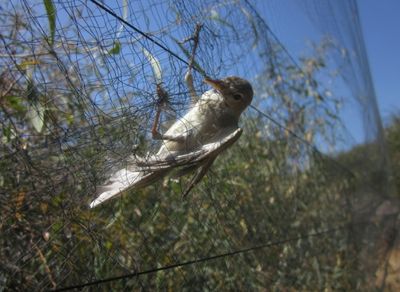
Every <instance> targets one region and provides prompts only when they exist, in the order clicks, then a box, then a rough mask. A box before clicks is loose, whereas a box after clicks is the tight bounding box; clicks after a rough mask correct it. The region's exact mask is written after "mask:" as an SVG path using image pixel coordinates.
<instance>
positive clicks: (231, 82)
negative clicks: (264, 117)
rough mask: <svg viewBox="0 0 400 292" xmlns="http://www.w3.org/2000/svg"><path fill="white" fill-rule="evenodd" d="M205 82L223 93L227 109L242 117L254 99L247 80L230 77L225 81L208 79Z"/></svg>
mask: <svg viewBox="0 0 400 292" xmlns="http://www.w3.org/2000/svg"><path fill="white" fill-rule="evenodd" d="M204 82H206V83H207V84H209V85H211V86H212V87H213V88H214V89H215V90H217V91H218V92H220V93H221V95H222V97H223V98H224V102H225V104H226V106H227V107H229V108H231V109H232V110H233V111H234V112H236V113H237V114H238V115H240V114H241V113H242V112H243V111H244V110H245V109H246V108H247V107H248V106H249V105H250V103H251V101H252V99H253V94H254V93H253V88H252V86H251V84H250V82H248V81H247V80H245V79H243V78H240V77H236V76H230V77H226V78H224V79H210V78H208V77H206V78H205V79H204Z"/></svg>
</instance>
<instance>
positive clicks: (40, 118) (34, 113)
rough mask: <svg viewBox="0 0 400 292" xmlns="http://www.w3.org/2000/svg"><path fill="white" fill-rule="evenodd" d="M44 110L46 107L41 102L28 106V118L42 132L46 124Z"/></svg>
mask: <svg viewBox="0 0 400 292" xmlns="http://www.w3.org/2000/svg"><path fill="white" fill-rule="evenodd" d="M44 112H45V109H44V108H43V107H42V105H41V104H39V103H37V104H35V105H32V106H30V107H29V108H28V112H27V115H28V119H29V121H30V123H31V125H32V126H33V128H34V129H35V130H36V131H37V132H38V133H40V132H42V130H43V126H44Z"/></svg>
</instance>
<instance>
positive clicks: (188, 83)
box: [184, 24, 202, 103]
mask: <svg viewBox="0 0 400 292" xmlns="http://www.w3.org/2000/svg"><path fill="white" fill-rule="evenodd" d="M201 27H202V25H201V24H196V29H195V31H194V34H193V35H192V36H191V37H190V38H188V39H186V40H185V41H184V42H187V41H189V40H192V41H193V50H192V54H191V56H190V59H189V66H188V70H187V72H186V74H185V82H186V86H187V87H188V89H189V94H190V97H191V99H192V103H196V102H197V100H199V97H198V96H197V94H196V90H195V88H194V85H193V75H192V68H193V64H194V57H195V55H196V50H197V46H198V44H199V35H200V30H201Z"/></svg>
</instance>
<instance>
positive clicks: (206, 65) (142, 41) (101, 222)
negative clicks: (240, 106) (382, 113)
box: [0, 0, 394, 291]
mask: <svg viewBox="0 0 400 292" xmlns="http://www.w3.org/2000/svg"><path fill="white" fill-rule="evenodd" d="M306 2H307V5H306V6H304V5H301V6H302V8H304V11H306V12H307V13H309V14H310V15H311V16H314V18H315V16H316V15H318V17H319V16H321V17H322V15H325V14H327V13H328V11H329V9H330V6H331V5H333V6H335V9H337V12H338V13H340V12H343V14H342V16H341V17H342V18H343V19H345V20H346V21H350V20H349V19H350V18H351V16H354V15H357V14H356V10H355V7H356V6H354V5H355V2H354V1H347V2H346V1H337V2H334V3H335V4H333V1H328V2H327V3H330V4H329V5H328V4H326V5H322V4H317V3H320V2H319V1H311V0H310V1H306ZM0 3H1V4H0V15H1V19H2V24H1V28H2V29H1V33H0V40H1V46H0V64H1V67H0V68H1V71H0V80H1V84H0V94H1V101H0V122H1V129H2V131H1V139H2V142H1V148H0V149H1V152H0V155H1V160H0V165H1V168H0V192H1V193H0V206H1V207H0V208H1V215H0V218H1V223H0V228H1V238H0V241H1V258H2V265H1V267H0V287H5V288H9V289H18V290H34V291H41V290H49V289H61V288H66V289H72V288H73V287H76V288H85V289H87V290H89V289H90V288H91V287H92V286H97V288H100V289H102V290H109V289H113V290H123V289H129V290H136V289H137V290H156V289H157V290H166V289H171V290H191V291H192V290H262V289H277V290H287V289H296V290H297V289H299V290H309V289H311V290H315V289H318V290H322V289H334V290H336V289H338V290H339V289H342V290H354V289H361V288H368V287H373V286H375V285H376V282H375V279H374V276H375V273H376V270H377V269H378V267H379V266H380V265H381V264H382V263H384V261H385V258H386V256H385V254H386V252H387V250H388V249H387V246H390V242H391V241H390V240H389V239H387V237H385V236H383V235H382V234H383V233H381V232H379V230H380V229H382V228H384V227H386V226H391V225H390V224H393V222H394V221H393V218H394V216H392V215H391V214H389V215H390V216H385V217H384V219H382V218H379V219H376V218H375V217H376V216H375V215H376V214H375V213H376V212H375V210H376V208H378V206H379V204H381V203H382V202H383V200H384V198H385V195H387V193H388V189H389V185H388V182H387V181H385V182H384V183H380V184H374V181H372V180H371V178H372V179H373V178H376V179H378V177H380V178H385V177H386V176H387V175H388V173H387V169H388V167H387V165H386V162H385V161H383V160H382V159H383V158H382V157H384V156H381V154H382V153H383V154H384V140H383V138H381V137H382V132H381V129H382V126H381V124H380V123H381V121H380V117H379V114H378V112H377V107H376V99H375V95H374V93H373V87H372V86H373V85H372V81H371V78H370V73H369V71H366V70H368V63H365V62H367V61H366V55H365V49H364V47H363V42H362V37H361V32H360V31H355V32H354V31H349V30H350V27H351V26H352V25H351V23H347V22H344V20H343V21H342V20H340V21H339V20H337V21H335V20H334V19H330V20H329V21H328V22H327V23H328V24H329V25H330V26H329V27H328V24H326V25H325V24H324V25H321V23H324V22H323V21H321V20H315V19H314V21H317V22H318V23H319V24H320V25H321V27H322V29H324V28H326V30H325V31H324V33H327V34H329V33H330V34H329V35H330V37H321V39H319V40H318V42H315V43H313V45H312V46H311V48H310V53H309V54H307V55H304V56H302V57H301V58H297V56H293V55H291V54H290V52H289V51H288V50H287V48H286V47H285V46H284V45H283V43H282V42H281V41H280V39H279V38H278V37H277V35H276V34H275V33H274V31H273V30H272V29H271V28H270V26H269V19H267V18H266V17H265V15H266V14H265V13H266V12H267V11H270V10H271V9H274V5H272V4H271V3H273V2H265V3H264V2H263V3H258V2H257V3H256V2H251V1H239V0H238V1H206V0H201V1H169V0H166V1H153V0H150V1H104V2H101V1H98V2H97V1H83V0H82V1H79V0H67V1H50V0H47V1H46V0H45V1H24V0H20V1H9V2H8V1H3V2H0ZM324 3H325V2H324ZM336 3H341V4H336ZM343 3H351V4H343ZM275 5H277V4H276V2H275ZM316 9H317V10H316ZM327 9H328V10H327ZM315 11H316V12H315ZM324 13H325V14H324ZM346 13H350V15H348V14H346ZM335 15H336V14H335ZM346 17H347V18H346ZM337 23H340V24H343V25H342V27H341V26H339V25H338V24H337ZM353 24H354V23H353ZM196 25H201V28H200V32H199V40H198V43H197V44H196V43H195V40H194V38H193V36H194V33H195V30H196ZM355 25H356V28H359V23H356V24H355ZM331 26H332V28H331ZM339 35H344V36H345V37H346V39H340V38H339V37H338V36H339ZM196 46H197V48H196V49H195V47H196ZM356 46H357V48H358V51H356V52H358V54H357V58H355V59H352V60H351V62H350V65H349V63H348V60H346V59H344V58H342V57H341V56H340V54H338V51H340V50H342V51H343V50H344V49H347V50H349V51H351V50H353V49H354V47H356ZM194 51H195V54H194V62H193V66H192V67H193V77H194V85H195V90H196V93H197V94H198V95H201V94H202V93H203V92H205V91H206V90H208V89H209V88H208V86H207V85H206V84H205V83H204V82H203V79H204V77H205V76H210V77H214V78H222V77H225V76H228V75H237V76H241V77H243V78H246V79H248V80H249V81H250V82H251V83H252V85H253V88H254V90H255V97H254V99H253V103H252V105H251V107H250V108H249V109H248V110H247V111H246V112H245V113H244V114H243V115H242V117H241V123H240V124H241V127H242V128H243V135H242V137H241V138H240V139H239V141H238V142H237V143H235V145H234V146H232V147H231V148H229V149H228V150H227V151H226V152H225V153H224V154H223V155H221V156H220V157H218V158H217V160H216V161H215V163H214V165H213V167H212V168H211V169H210V171H209V173H208V175H207V176H206V177H205V178H204V179H203V181H202V182H201V183H200V184H198V185H197V186H196V187H195V188H194V189H193V190H192V192H191V193H190V194H189V195H188V196H187V197H186V198H182V194H183V191H184V190H185V188H186V186H187V185H188V184H189V181H190V179H191V177H190V175H189V176H187V177H182V178H180V179H179V180H176V179H171V178H168V177H167V178H165V179H163V180H160V181H159V182H156V183H155V184H153V185H151V186H149V187H147V188H144V189H139V190H133V191H130V192H128V193H126V194H124V195H122V196H120V197H118V199H114V200H111V201H109V202H106V203H104V204H103V205H101V206H99V207H97V208H95V209H89V203H90V202H91V201H92V200H93V199H94V198H95V196H96V186H98V185H101V184H103V183H104V181H105V180H106V179H107V178H108V177H109V175H110V173H112V172H113V171H115V170H118V169H120V168H123V167H125V166H127V165H129V163H130V161H132V157H135V156H140V157H144V156H146V155H149V154H154V153H156V152H157V150H158V148H159V147H160V145H161V142H159V141H158V142H157V141H154V140H152V138H151V127H152V124H153V120H154V117H155V113H156V110H157V107H158V105H159V97H158V96H157V94H156V86H157V84H159V83H160V82H161V84H162V87H163V88H164V89H165V90H166V91H167V92H168V96H169V99H168V109H166V110H164V111H163V112H162V115H161V119H162V125H161V131H165V130H166V129H168V127H169V125H171V123H173V122H174V120H176V119H179V118H180V117H181V116H182V115H183V114H184V113H186V111H187V110H188V109H189V108H190V106H191V99H190V94H189V89H188V87H187V86H186V83H185V81H184V80H185V79H184V76H185V74H186V72H187V71H188V68H189V65H190V63H191V61H190V59H191V57H192V55H193V52H194ZM359 52H361V53H359ZM360 54H361V55H360ZM363 54H364V55H363ZM350 56H351V55H350ZM346 62H347V63H346ZM157 63H158V64H159V65H157ZM157 68H158V70H159V72H157ZM349 70H350V71H349ZM158 75H160V76H158ZM160 79H161V80H160ZM339 80H346V81H348V83H347V85H342V86H347V87H348V89H349V92H350V93H349V94H348V95H346V96H342V95H341V91H339V92H335V87H334V86H332V85H331V83H332V82H334V83H335V84H336V83H339V84H346V83H340V82H341V81H339ZM363 96H366V97H365V98H364V99H361V98H362V97H363ZM349 100H356V101H358V102H359V103H358V105H357V106H358V108H359V110H360V113H361V115H362V113H365V115H362V118H361V122H362V123H363V125H364V127H365V133H367V134H368V135H367V141H368V142H369V143H370V144H369V145H371V150H370V151H369V152H368V153H364V155H363V157H362V159H363V160H365V161H366V162H365V163H366V166H367V167H366V169H363V172H360V171H358V170H359V168H354V167H353V166H354V165H352V162H351V161H350V160H349V159H348V157H347V156H346V153H345V152H340V151H343V148H341V145H347V146H349V144H350V142H349V140H348V136H346V135H347V129H346V120H345V119H344V118H343V117H342V116H341V105H342V104H344V103H345V102H347V101H349ZM378 142H379V143H378ZM320 148H321V149H322V148H324V149H330V151H331V153H336V155H332V154H331V155H328V153H326V151H324V152H321V151H320V150H319V149H320ZM377 148H379V149H380V151H381V152H380V154H376V153H375V151H374V149H377ZM372 153H375V154H373V155H372ZM377 161H379V163H380V164H379V165H380V166H379V168H378V170H376V169H367V168H368V166H370V165H371V164H373V163H375V162H377ZM380 181H382V180H380ZM364 194H368V197H367V198H365V196H363V195H364ZM370 202H373V204H370ZM374 212H375V213H374ZM385 215H387V214H386V213H385ZM388 222H389V223H388ZM385 234H386V233H385ZM218 255H220V256H219V257H217V258H213V257H216V256H218ZM180 263H187V264H184V265H180ZM163 267H169V268H165V269H164V268H163ZM158 269H159V270H158ZM144 271H147V272H146V273H143V272H144ZM124 275H125V276H124ZM107 279H108V280H107Z"/></svg>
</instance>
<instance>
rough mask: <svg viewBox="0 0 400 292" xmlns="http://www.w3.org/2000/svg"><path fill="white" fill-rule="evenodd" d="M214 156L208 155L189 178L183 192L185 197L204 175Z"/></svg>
mask: <svg viewBox="0 0 400 292" xmlns="http://www.w3.org/2000/svg"><path fill="white" fill-rule="evenodd" d="M215 158H216V157H210V158H209V159H208V160H207V161H206V162H205V163H204V164H203V165H201V166H200V168H199V171H198V172H197V173H196V174H195V175H194V176H193V178H192V179H191V180H190V183H189V186H188V187H187V188H186V190H185V191H184V193H183V197H186V196H187V195H188V194H189V193H190V191H191V190H192V189H193V188H194V187H195V186H196V185H197V184H198V183H199V182H200V181H201V179H202V178H203V177H204V176H205V175H206V173H207V171H208V170H209V168H210V167H211V165H212V164H213V162H214V160H215Z"/></svg>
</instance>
